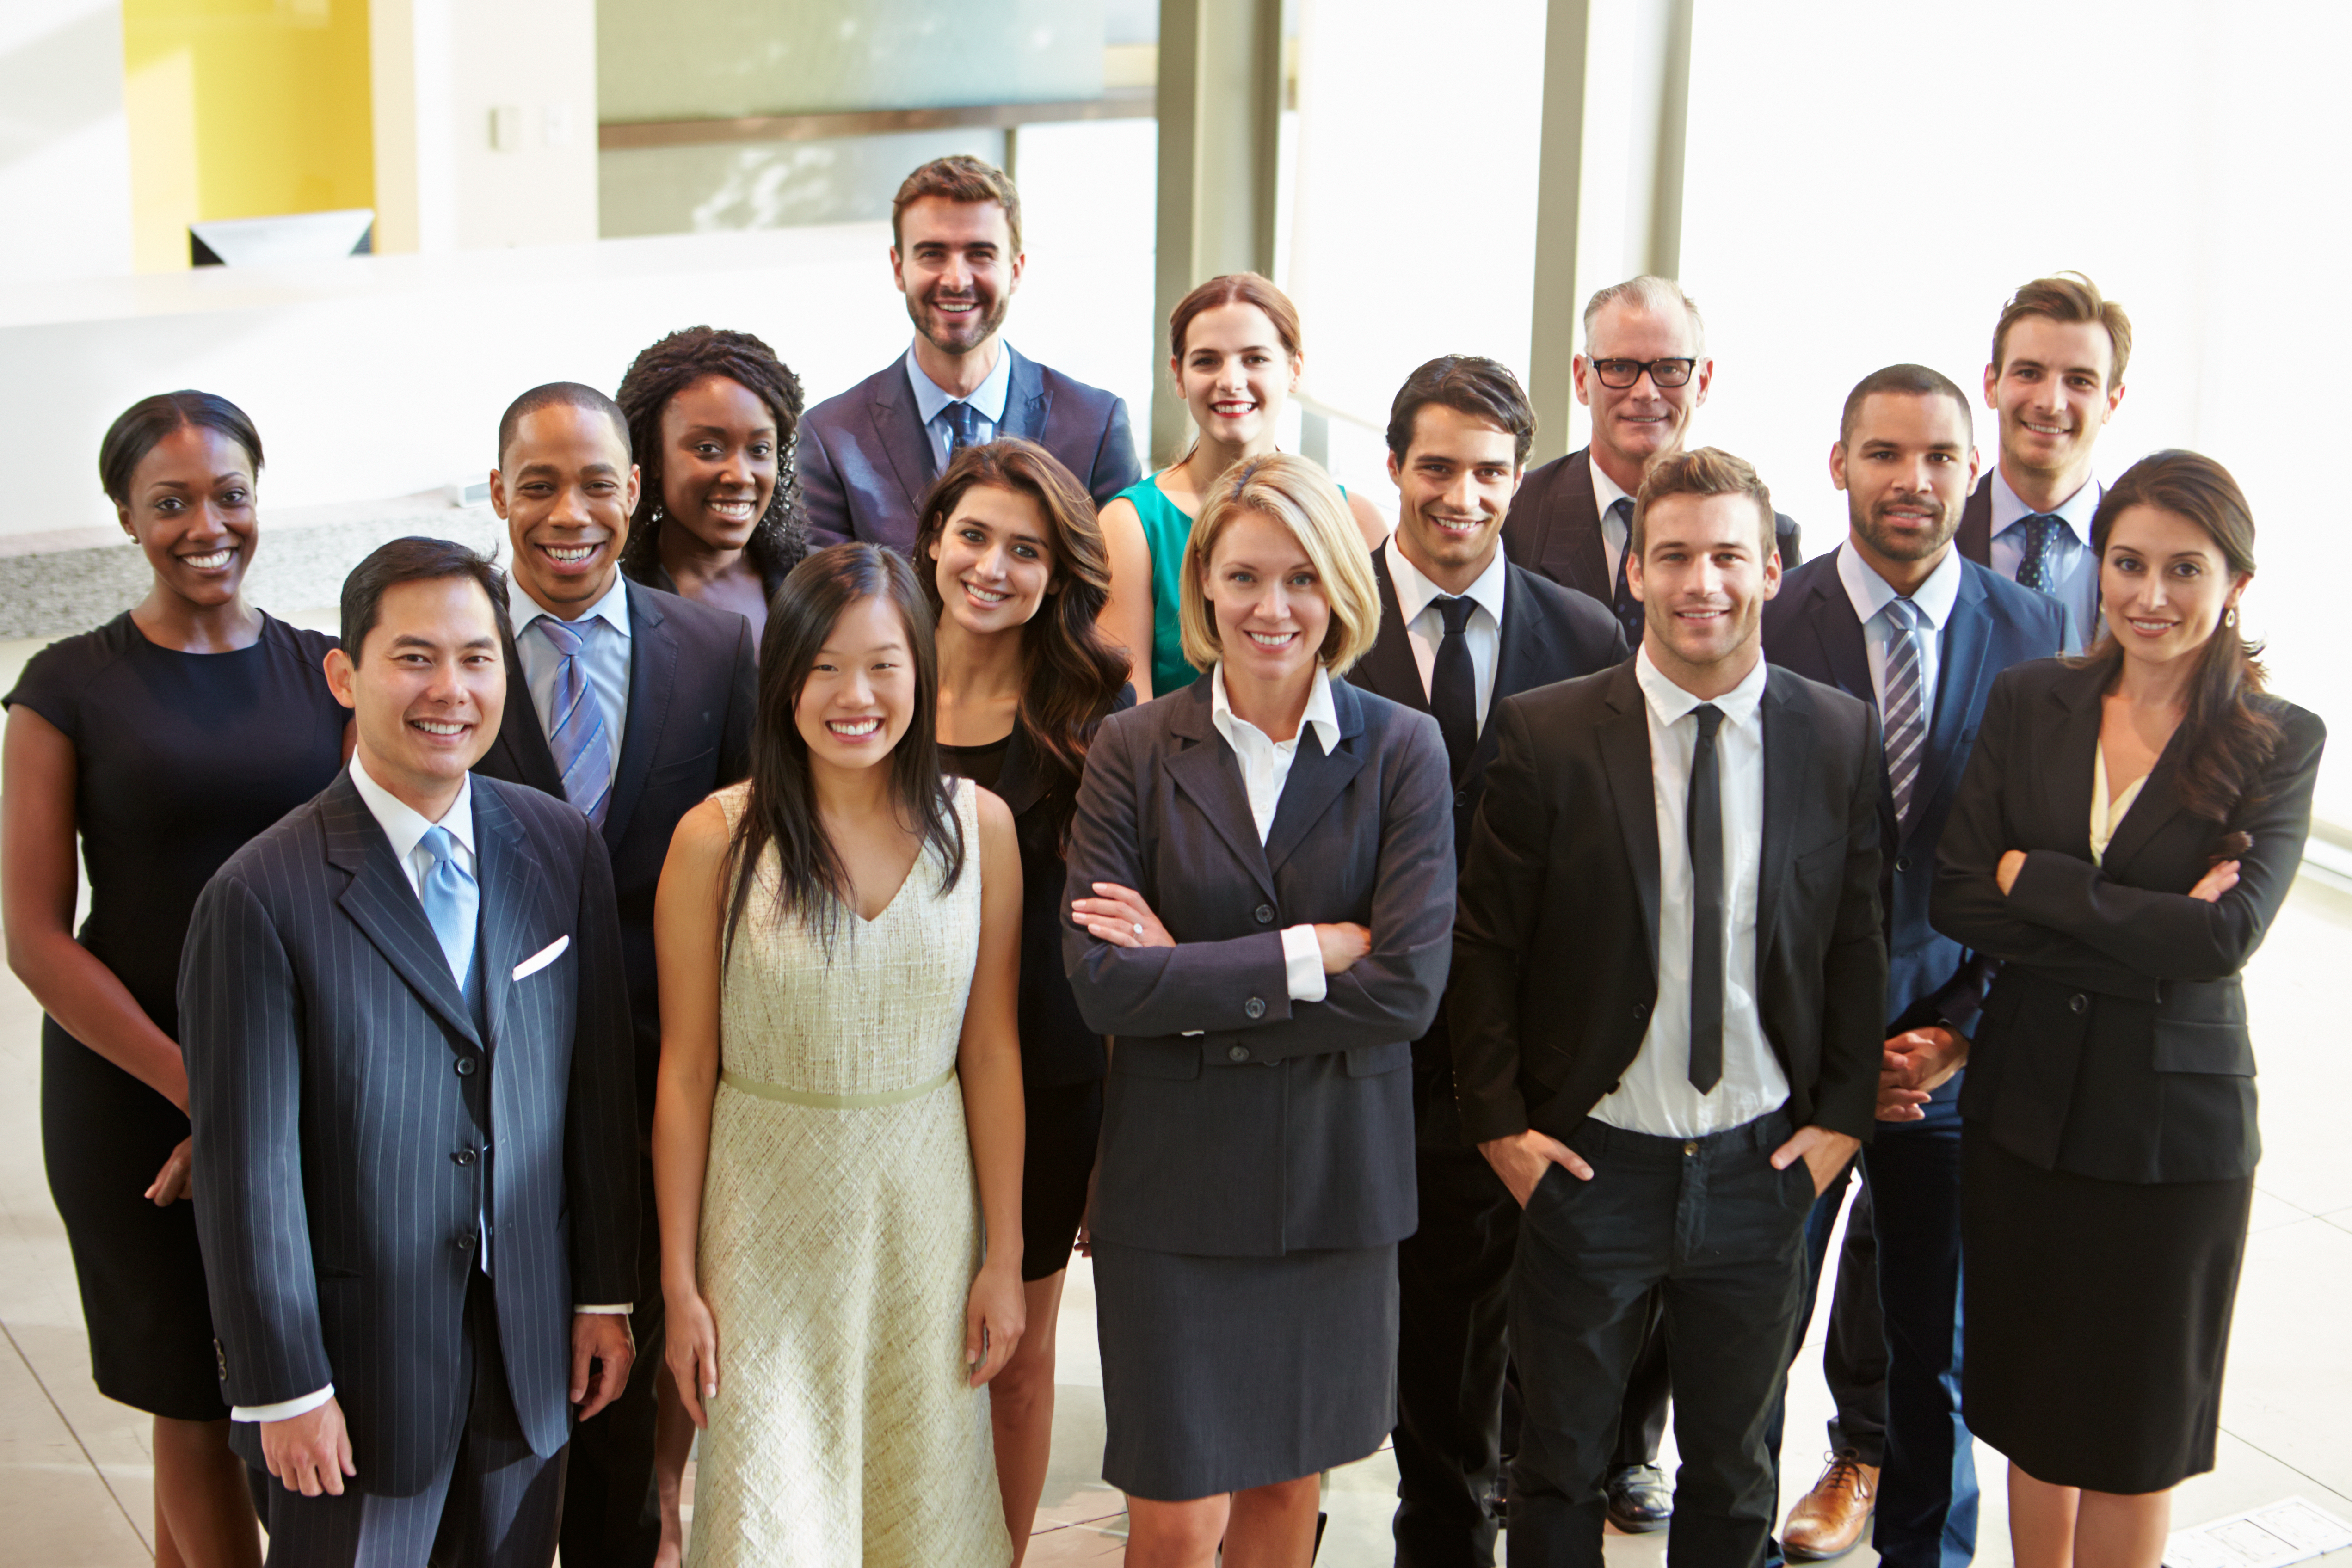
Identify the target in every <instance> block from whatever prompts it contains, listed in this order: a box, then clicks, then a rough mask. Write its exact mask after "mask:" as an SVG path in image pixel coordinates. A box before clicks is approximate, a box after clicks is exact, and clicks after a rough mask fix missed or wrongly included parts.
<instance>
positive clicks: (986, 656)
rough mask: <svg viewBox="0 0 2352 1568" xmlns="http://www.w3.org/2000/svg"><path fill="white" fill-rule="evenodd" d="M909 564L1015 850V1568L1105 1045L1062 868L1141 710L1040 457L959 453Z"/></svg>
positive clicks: (1007, 1434) (1006, 1451) (1083, 514)
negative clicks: (1115, 725) (1018, 1085)
mask: <svg viewBox="0 0 2352 1568" xmlns="http://www.w3.org/2000/svg"><path fill="white" fill-rule="evenodd" d="M915 560H916V563H917V567H918V570H919V572H920V574H921V576H922V582H923V597H924V598H925V599H926V600H928V601H929V602H930V605H931V608H932V610H933V611H934V612H936V614H937V615H938V617H939V632H938V637H939V660H940V706H939V737H940V759H941V762H942V764H943V765H944V766H945V767H946V768H947V769H948V770H949V771H950V772H951V773H957V774H961V775H962V776H963V777H965V778H967V779H972V780H973V781H974V782H976V783H978V784H979V785H980V786H981V787H982V788H983V789H991V790H993V791H994V792H995V793H996V795H997V796H998V797H999V798H1000V799H1002V800H1003V802H1004V805H1005V808H1006V809H1007V810H1010V811H1011V812H1012V813H1013V831H1014V832H1015V834H1016V835H1017V837H1018V838H1019V840H1020V844H1021V880H1022V886H1023V888H1024V890H1025V892H1024V899H1023V907H1022V928H1021V1082H1022V1092H1023V1094H1024V1097H1025V1100H1026V1108H1027V1115H1026V1119H1025V1122H1026V1126H1027V1128H1028V1138H1027V1155H1026V1158H1025V1161H1024V1169H1023V1172H1022V1181H1021V1231H1022V1236H1023V1238H1024V1241H1025V1244H1026V1247H1027V1253H1026V1256H1025V1257H1024V1259H1023V1260H1022V1264H1021V1280H1022V1288H1023V1290H1024V1291H1025V1292H1026V1293H1027V1297H1028V1322H1029V1327H1028V1331H1027V1333H1024V1335H1023V1336H1022V1342H1021V1348H1020V1349H1019V1350H1018V1351H1017V1352H1015V1353H1014V1354H1013V1360H1012V1361H1011V1362H1010V1363H1009V1364H1006V1366H1005V1368H1004V1373H1003V1376H1001V1377H999V1378H998V1379H997V1380H996V1385H995V1391H994V1393H993V1394H992V1396H990V1405H989V1414H990V1416H991V1418H992V1420H993V1421H994V1423H995V1427H996V1469H997V1478H998V1481H999V1484H1000V1485H1001V1487H1002V1488H1003V1496H1004V1519H1005V1525H1006V1528H1007V1529H1008V1530H1009V1531H1011V1533H1012V1536H1013V1561H1014V1562H1015V1563H1018V1562H1019V1561H1020V1560H1021V1553H1022V1550H1023V1548H1024V1547H1025V1546H1026V1545H1027V1544H1028V1541H1029V1531H1030V1527H1031V1526H1032V1524H1034V1521H1035V1520H1036V1516H1037V1500H1038V1497H1039V1496H1040V1494H1041V1493H1042V1492H1043V1491H1044V1490H1045V1465H1046V1459H1047V1458H1048V1455H1049V1452H1050V1450H1051V1448H1052V1446H1053V1436H1054V1327H1055V1320H1056V1319H1057V1318H1058V1316H1059V1315H1060V1312H1061V1307H1062V1282H1063V1277H1064V1270H1066V1267H1067V1265H1068V1263H1069V1260H1070V1248H1071V1243H1072V1241H1073V1240H1074V1239H1075V1238H1076V1235H1077V1230H1078V1225H1079V1221H1080V1220H1081V1219H1082V1218H1084V1215H1085V1211H1086V1203H1087V1178H1088V1177H1089V1176H1092V1174H1093V1172H1094V1163H1095V1144H1096V1140H1097V1134H1099V1133H1100V1131H1101V1128H1102V1080H1103V1073H1104V1068H1105V1063H1104V1054H1103V1041H1102V1036H1100V1035H1099V1034H1097V1033H1095V1032H1094V1031H1093V1030H1089V1029H1087V1025H1086V1020H1085V1019H1082V1018H1080V1017H1079V1016H1078V1004H1077V998H1076V997H1075V996H1073V995H1072V994H1071V991H1070V982H1069V980H1068V978H1067V977H1066V975H1065V974H1064V973H1063V969H1062V919H1063V909H1062V881H1063V878H1064V876H1065V874H1066V868H1065V867H1064V865H1063V862H1062V852H1063V847H1064V845H1065V843H1066V841H1067V840H1068V837H1069V829H1070V818H1071V816H1072V814H1073V813H1074V812H1075V811H1076V807H1077V794H1078V779H1079V776H1080V775H1081V774H1082V773H1083V772H1084V771H1085V769H1086V761H1087V747H1090V746H1092V745H1093V744H1094V738H1095V733H1096V731H1097V729H1098V728H1099V727H1101V725H1102V721H1103V719H1104V718H1105V717H1106V716H1108V715H1110V714H1112V713H1115V712H1118V710H1120V709H1122V708H1127V707H1131V706H1134V702H1135V695H1134V689H1133V688H1132V687H1131V686H1129V685H1128V658H1127V653H1126V652H1125V651H1124V650H1123V649H1121V648H1119V647H1118V645H1117V644H1115V643H1112V642H1111V640H1110V638H1109V637H1108V635H1107V634H1106V633H1105V632H1104V631H1103V630H1102V628H1101V626H1100V625H1098V624H1097V618H1098V617H1099V616H1100V615H1101V614H1102V608H1103V604H1104V602H1105V601H1107V600H1108V598H1109V595H1110V561H1109V557H1108V553H1107V552H1106V550H1105V549H1104V547H1103V537H1102V529H1101V528H1100V526H1099V525H1098V524H1097V521H1096V518H1095V507H1094V501H1093V499H1092V497H1089V496H1088V495H1087V492H1086V488H1085V486H1081V485H1080V484H1079V483H1078V482H1077V480H1076V478H1075V477H1074V476H1072V475H1071V473H1070V471H1069V470H1068V469H1066V468H1065V467H1063V466H1062V465H1061V463H1060V462H1059V461H1057V460H1056V459H1055V456H1054V455H1053V454H1051V453H1049V452H1047V451H1046V450H1045V448H1044V447H1043V446H1040V445H1038V444H1035V443H1034V442H1029V441H1023V440H1020V439H1018V438H1016V437H1010V436H1007V437H1003V438H1000V439H999V440H997V441H994V442H992V443H990V444H987V445H984V446H967V447H965V448H964V449H963V450H962V451H961V452H959V453H957V454H956V455H955V458H954V460H953V461H952V462H950V464H949V465H948V469H947V472H946V473H944V474H942V475H941V476H940V480H939V483H938V484H937V485H935V486H932V487H931V492H930V494H929V496H928V497H925V498H924V502H923V511H922V517H921V521H920V524H919V528H918V530H917V532H916V536H915Z"/></svg>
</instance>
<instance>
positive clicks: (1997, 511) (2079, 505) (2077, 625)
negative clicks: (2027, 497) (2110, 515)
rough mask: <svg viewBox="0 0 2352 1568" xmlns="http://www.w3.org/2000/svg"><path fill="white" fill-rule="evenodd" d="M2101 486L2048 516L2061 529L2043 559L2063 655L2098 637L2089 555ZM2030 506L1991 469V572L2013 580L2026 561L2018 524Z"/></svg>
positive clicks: (2092, 485)
mask: <svg viewBox="0 0 2352 1568" xmlns="http://www.w3.org/2000/svg"><path fill="white" fill-rule="evenodd" d="M2105 493H2106V489H2105V486H2102V485H2101V484H2100V483H2099V482H2098V481H2097V480H2096V479H2094V480H2092V481H2090V482H2089V483H2088V484H2086V485H2084V486H2083V487H2082V488H2081V489H2079V490H2077V491H2075V492H2074V494H2073V495H2071V496H2069V497H2066V499H2065V500H2064V501H2063V502H2062V503H2061V504H2060V505H2059V507H2058V509H2057V510H2056V511H2055V512H2053V513H2052V514H2051V516H2053V517H2057V518H2058V519H2060V520H2061V521H2062V522H2063V523H2064V524H2065V525H2066V526H2065V527H2064V528H2060V529H2059V530H2058V533H2057V535H2056V537H2055V538H2052V539H2051V541H2050V553H2049V555H2048V556H2047V557H2046V558H2045V560H2046V565H2047V568H2048V572H2049V583H2050V587H2049V590H2048V591H2049V593H2050V595H2051V597H2052V598H2053V599H2055V600H2057V601H2058V602H2059V603H2061V604H2063V605H2064V606H2065V607H2066V652H2068V653H2081V652H2082V651H2083V649H2084V646H2085V645H2086V644H2088V643H2095V642H2096V641H2098V636H2099V563H2098V559H2097V558H2096V557H2095V556H2094V555H2092V553H2091V517H2092V514H2094V513H2095V512H2096V511H2097V510H2098V509H2099V497H2101V496H2103V495H2105ZM2033 515H2034V513H2033V508H2032V507H2029V506H2027V505H2026V504H2025V503H2024V502H2023V501H2021V500H2019V499H2018V498H2017V492H2016V491H2014V490H2012V489H2011V488H2010V487H2009V481H2008V480H2007V479H2005V478H2003V477H2002V476H2001V472H2000V468H1998V467H1996V468H1994V469H1993V471H1992V569H1993V570H1995V571H1997V572H1999V573H2000V574H2001V576H2003V577H2005V578H2007V579H2009V580H2010V581H2011V582H2015V581H2016V580H2017V568H2018V564H2019V563H2020V562H2021V561H2022V560H2023V559H2025V530H2024V529H2023V528H2020V527H2018V525H2019V524H2020V523H2021V522H2023V521H2024V520H2025V519H2026V518H2028V517H2032V516H2033Z"/></svg>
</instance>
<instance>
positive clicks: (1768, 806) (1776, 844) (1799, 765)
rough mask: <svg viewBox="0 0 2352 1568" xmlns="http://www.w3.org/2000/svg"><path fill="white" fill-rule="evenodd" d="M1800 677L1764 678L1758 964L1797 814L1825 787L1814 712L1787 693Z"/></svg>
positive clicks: (1768, 938) (1768, 944)
mask: <svg viewBox="0 0 2352 1568" xmlns="http://www.w3.org/2000/svg"><path fill="white" fill-rule="evenodd" d="M1795 678H1796V677H1795V676H1793V675H1790V674H1788V673H1787V672H1785V671H1782V670H1778V669H1775V670H1772V671H1770V672H1769V674H1767V675H1766V676H1765V682H1764V706H1763V707H1762V709H1761V716H1762V718H1763V720H1764V850H1763V854H1762V856H1761V857H1760V862H1759V868H1758V869H1759V877H1758V879H1757V890H1756V960H1757V964H1758V967H1759V969H1760V968H1761V967H1762V965H1763V962H1764V960H1765V959H1766V958H1767V957H1769V956H1770V955H1771V952H1772V937H1773V935H1774V927H1775V926H1776V925H1778V921H1777V919H1776V918H1775V916H1776V915H1778V914H1779V911H1780V889H1782V888H1783V887H1785V886H1787V885H1788V881H1789V862H1790V857H1791V856H1793V855H1794V854H1795V852H1796V841H1795V827H1796V822H1795V819H1796V818H1797V816H1798V815H1799V814H1800V813H1801V812H1804V811H1805V808H1806V806H1807V804H1808V803H1809V802H1811V801H1813V800H1816V798H1817V797H1818V796H1819V795H1820V793H1821V791H1820V790H1819V789H1816V788H1815V786H1814V783H1813V779H1814V775H1815V772H1816V767H1815V757H1814V750H1813V721H1812V716H1811V715H1810V714H1808V713H1807V712H1806V711H1805V710H1804V709H1803V708H1801V707H1799V706H1797V705H1796V704H1794V703H1792V702H1790V701H1789V699H1788V691H1789V683H1790V681H1792V680H1794V679H1795ZM1881 766H1882V767H1883V766H1884V763H1882V764H1881ZM1784 802H1785V803H1786V804H1785V808H1784V805H1783V803H1784Z"/></svg>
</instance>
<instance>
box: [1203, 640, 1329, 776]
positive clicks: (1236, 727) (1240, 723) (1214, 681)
mask: <svg viewBox="0 0 2352 1568" xmlns="http://www.w3.org/2000/svg"><path fill="white" fill-rule="evenodd" d="M1209 722H1210V723H1211V724H1213V725H1215V726H1216V727H1217V733H1218V734H1219V735H1222V736H1223V737H1225V744H1226V745H1227V746H1230V747H1233V748H1234V750H1235V751H1239V750H1241V749H1242V747H1244V745H1250V744H1255V745H1258V746H1263V747H1268V748H1269V749H1271V750H1275V751H1283V752H1288V751H1291V750H1293V749H1294V748H1295V747H1297V745H1298V735H1304V734H1306V733H1307V727H1308V726H1309V725H1312V726H1313V727H1315V733H1316V736H1317V737H1318V738H1319V739H1320V740H1321V741H1322V743H1323V755H1325V756H1326V757H1328V756H1329V755H1331V753H1333V752H1334V751H1337V750H1338V749H1339V709H1338V708H1337V707H1335V706H1332V702H1331V674H1330V672H1329V671H1328V670H1326V669H1324V667H1323V666H1322V665H1321V664H1317V665H1316V666H1315V685H1314V686H1313V688H1312V689H1310V690H1309V691H1308V692H1307V714H1306V716H1305V717H1304V718H1303V719H1301V720H1300V721H1299V725H1298V735H1294V736H1292V737H1290V738H1289V739H1288V740H1276V739H1275V738H1274V737H1272V736H1270V735H1268V734H1266V733H1265V731H1264V730H1262V729H1260V728H1258V727H1257V726H1255V725H1254V724H1252V723H1251V722H1250V721H1249V720H1247V719H1245V718H1244V717H1242V716H1240V715H1239V714H1237V713H1235V712H1234V705H1233V704H1231V703H1229V702H1227V701H1226V700H1225V662H1224V661H1223V659H1220V660H1218V661H1217V663H1216V666H1215V667H1214V668H1213V669H1212V670H1211V671H1210V672H1209ZM1244 732H1246V735H1244Z"/></svg>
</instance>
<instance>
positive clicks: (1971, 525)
mask: <svg viewBox="0 0 2352 1568" xmlns="http://www.w3.org/2000/svg"><path fill="white" fill-rule="evenodd" d="M1957 537H1958V542H1959V547H1960V554H1961V555H1962V556H1964V557H1965V558H1967V559H1969V560H1972V561H1974V562H1976V563H1977V564H1978V565H1979V566H1981V567H1990V566H1991V565H1992V476H1991V475H1990V473H1988V474H1986V475H1985V476H1984V477H1983V478H1981V479H1979V480H1978V481H1977V487H1976V488H1975V489H1973V490H1971V491H1969V499H1968V504H1967V505H1966V506H1964V507H1961V508H1960V531H1959V533H1958V536H1957Z"/></svg>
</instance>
